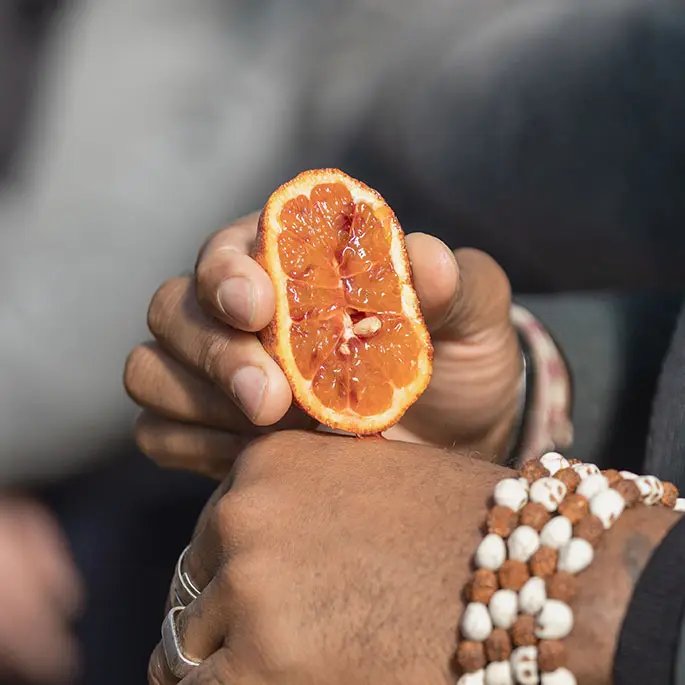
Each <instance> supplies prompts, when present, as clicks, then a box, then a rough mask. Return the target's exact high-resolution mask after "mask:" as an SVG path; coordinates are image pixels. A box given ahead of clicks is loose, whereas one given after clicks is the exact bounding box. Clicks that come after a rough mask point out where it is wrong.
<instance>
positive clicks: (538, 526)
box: [519, 502, 551, 533]
mask: <svg viewBox="0 0 685 685" xmlns="http://www.w3.org/2000/svg"><path fill="white" fill-rule="evenodd" d="M550 518H551V514H550V513H549V512H548V511H547V509H545V507H543V506H542V504H538V502H528V504H526V505H525V506H524V507H523V509H521V513H520V514H519V519H520V523H521V525H522V526H530V527H531V528H533V529H535V530H537V531H538V533H539V532H540V531H541V530H542V528H543V526H544V525H545V523H547V521H549V519H550Z"/></svg>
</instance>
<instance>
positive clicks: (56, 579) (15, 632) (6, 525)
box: [0, 496, 82, 683]
mask: <svg viewBox="0 0 685 685" xmlns="http://www.w3.org/2000/svg"><path fill="white" fill-rule="evenodd" d="M0 568H1V569H2V584H0V680H3V681H4V679H5V678H8V679H10V678H11V679H12V682H16V679H18V678H19V679H21V680H22V681H24V680H26V681H29V682H31V683H68V682H72V679H73V677H74V676H75V672H76V670H77V666H78V646H77V644H76V642H75V639H74V637H73V635H72V633H71V629H70V621H71V620H72V619H73V618H74V616H75V614H76V612H77V611H78V609H79V607H80V604H81V597H82V588H81V581H80V579H79V577H78V574H77V571H76V569H75V567H74V564H73V562H72V561H71V558H70V556H69V553H68V551H67V547H66V544H65V542H64V540H63V539H62V534H61V531H60V530H59V528H58V527H57V524H56V523H55V521H54V520H53V519H52V517H51V516H50V514H49V513H48V512H47V511H45V510H44V509H43V508H42V507H41V506H39V505H38V504H37V503H35V502H32V501H29V500H26V499H20V498H17V497H9V496H2V497H0Z"/></svg>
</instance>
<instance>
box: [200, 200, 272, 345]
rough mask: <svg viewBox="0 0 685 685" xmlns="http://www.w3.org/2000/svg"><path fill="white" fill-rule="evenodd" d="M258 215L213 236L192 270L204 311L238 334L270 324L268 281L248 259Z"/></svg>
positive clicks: (270, 306)
mask: <svg viewBox="0 0 685 685" xmlns="http://www.w3.org/2000/svg"><path fill="white" fill-rule="evenodd" d="M258 217H259V215H258V214H250V215H249V216H247V217H244V218H243V219H240V220H239V221H237V222H235V223H234V224H233V225H231V226H229V227H228V228H225V229H223V230H222V231H219V232H218V233H215V234H214V235H213V236H212V237H211V238H210V239H209V240H208V241H207V243H206V244H205V246H204V247H203V248H202V250H201V252H200V256H199V257H198V260H197V265H196V268H195V282H196V286H197V295H198V298H199V300H200V302H201V304H202V306H203V307H204V309H205V311H206V312H207V313H208V314H209V315H210V316H213V317H216V318H217V319H219V320H220V321H225V322H226V323H228V324H230V325H231V326H233V327H235V328H237V329H239V330H242V331H252V332H254V331H259V330H261V329H262V328H264V327H265V326H266V325H267V324H268V323H269V321H271V319H272V317H273V315H274V310H275V306H276V305H275V302H276V300H275V295H274V289H273V285H272V284H271V279H270V278H269V276H268V274H267V273H266V271H264V269H262V267H261V266H259V264H257V262H256V261H255V260H254V259H252V257H250V253H251V251H252V247H253V243H254V239H255V236H256V233H257V220H258Z"/></svg>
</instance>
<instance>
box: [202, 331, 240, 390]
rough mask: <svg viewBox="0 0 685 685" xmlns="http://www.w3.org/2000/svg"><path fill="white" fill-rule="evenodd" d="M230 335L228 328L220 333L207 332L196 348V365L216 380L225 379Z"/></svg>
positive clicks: (230, 340)
mask: <svg viewBox="0 0 685 685" xmlns="http://www.w3.org/2000/svg"><path fill="white" fill-rule="evenodd" d="M231 342H232V337H231V335H230V330H229V329H226V330H224V331H222V333H220V334H219V333H208V335H207V336H206V339H205V340H204V341H203V343H202V345H201V347H200V349H199V350H198V365H199V368H200V370H201V371H203V372H204V373H205V374H206V375H207V376H209V377H210V378H212V379H215V380H216V381H218V382H222V381H225V380H226V379H227V376H228V373H227V370H226V361H227V359H228V357H229V354H228V350H229V348H230V346H231Z"/></svg>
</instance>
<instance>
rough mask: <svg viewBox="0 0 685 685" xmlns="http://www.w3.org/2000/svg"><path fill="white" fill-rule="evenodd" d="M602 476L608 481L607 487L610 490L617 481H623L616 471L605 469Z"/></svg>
mask: <svg viewBox="0 0 685 685" xmlns="http://www.w3.org/2000/svg"><path fill="white" fill-rule="evenodd" d="M602 475H603V476H604V477H605V478H606V479H607V480H608V481H609V487H610V488H612V487H614V485H616V483H618V481H620V480H623V476H622V475H621V474H620V473H619V472H618V471H617V470H616V469H605V470H604V471H602Z"/></svg>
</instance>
